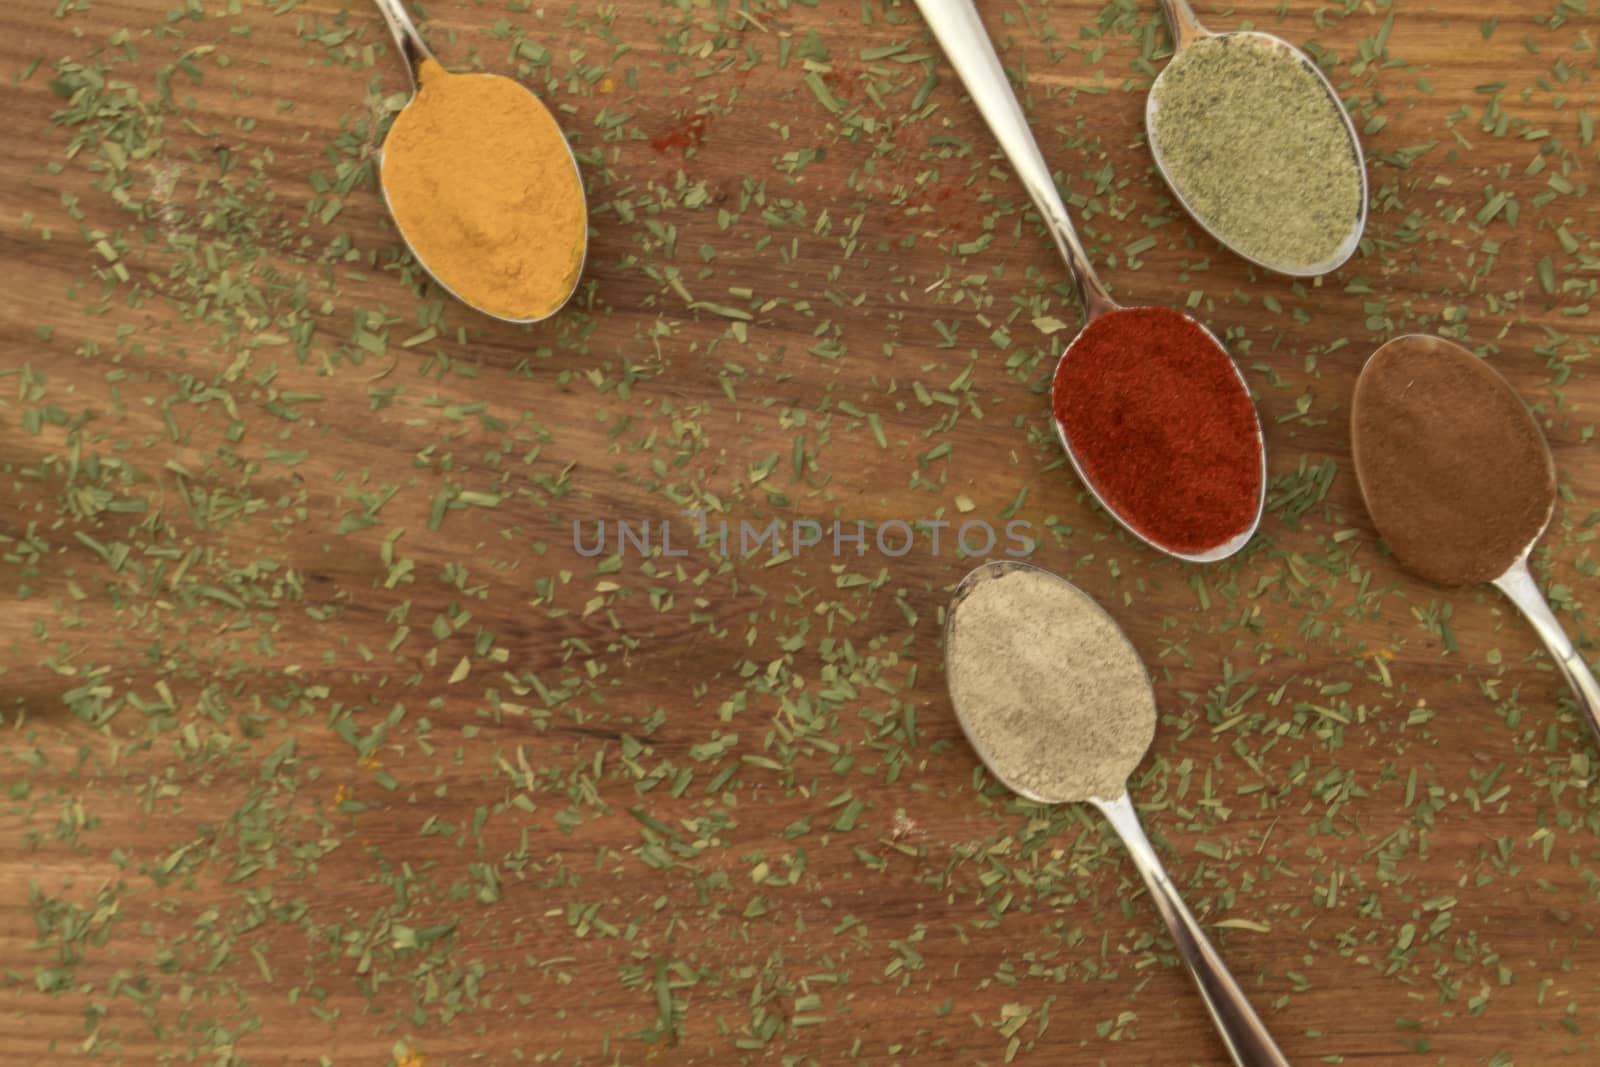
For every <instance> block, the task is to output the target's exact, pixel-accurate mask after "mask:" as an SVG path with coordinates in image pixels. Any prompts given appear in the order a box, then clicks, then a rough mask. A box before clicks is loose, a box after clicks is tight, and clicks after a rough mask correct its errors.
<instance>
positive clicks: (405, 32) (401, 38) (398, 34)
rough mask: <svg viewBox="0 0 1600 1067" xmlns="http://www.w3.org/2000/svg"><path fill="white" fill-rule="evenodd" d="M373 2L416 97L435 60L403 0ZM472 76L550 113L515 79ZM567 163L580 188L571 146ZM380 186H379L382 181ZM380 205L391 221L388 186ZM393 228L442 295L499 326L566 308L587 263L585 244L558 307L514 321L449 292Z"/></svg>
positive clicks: (408, 240) (535, 319)
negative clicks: (423, 73) (508, 87)
mask: <svg viewBox="0 0 1600 1067" xmlns="http://www.w3.org/2000/svg"><path fill="white" fill-rule="evenodd" d="M374 2H375V3H376V4H377V5H378V11H379V13H380V14H382V15H383V21H384V22H386V23H387V24H388V26H389V32H390V33H392V34H394V40H395V44H397V45H398V46H399V48H400V58H401V59H403V60H405V64H406V73H407V75H408V76H409V77H410V79H411V91H412V92H413V93H415V92H416V91H417V89H418V87H419V86H420V84H421V79H420V77H419V74H418V71H419V70H420V68H421V66H422V64H423V63H424V62H425V61H427V60H433V61H434V62H435V63H437V62H438V59H437V58H436V57H435V56H434V54H433V52H432V51H431V50H429V48H428V46H427V44H426V43H425V42H424V41H423V39H422V34H421V33H419V32H418V31H417V26H416V23H414V22H412V21H411V16H410V15H409V14H407V13H406V9H405V5H404V3H403V0H374ZM473 76H474V77H483V78H491V77H492V78H500V80H502V81H505V82H509V83H510V84H512V85H515V86H517V88H519V89H522V90H523V91H524V92H527V93H528V96H529V97H531V98H532V99H533V101H534V103H536V104H537V105H538V106H539V107H540V108H542V109H544V110H545V111H546V112H547V113H548V111H549V109H548V108H546V107H545V104H544V101H543V100H540V99H539V97H538V95H537V94H535V93H533V92H531V91H530V90H528V89H527V87H526V86H523V85H522V84H521V83H520V82H518V81H516V80H515V79H512V78H505V77H502V76H501V75H497V74H480V75H473ZM413 99H414V98H413ZM406 106H407V107H409V106H410V104H407V105H406ZM551 121H554V116H551ZM382 151H383V150H382V148H381V147H380V148H379V153H380V161H381V158H382V157H381V153H382ZM567 159H568V161H569V162H570V163H571V164H572V180H573V181H574V182H576V183H577V184H578V185H579V187H580V188H581V187H582V184H583V177H582V175H581V174H580V172H579V171H578V160H577V157H576V156H574V155H573V154H572V146H571V145H567ZM380 173H381V168H380ZM380 184H382V182H381V179H380ZM383 201H384V206H385V207H386V208H388V209H389V214H390V217H391V218H393V217H394V206H393V204H391V203H390V202H389V189H388V187H387V186H384V188H383ZM395 226H396V228H398V229H400V237H401V239H402V240H404V241H405V242H406V247H407V248H409V249H411V254H412V256H414V257H415V258H416V261H417V262H418V263H420V264H421V265H422V269H423V270H425V271H427V272H428V275H429V276H430V277H431V278H433V280H434V281H435V282H437V283H438V284H439V286H440V288H442V289H444V290H445V292H447V293H449V294H450V295H451V296H453V297H455V298H456V299H457V300H459V301H461V302H462V303H463V304H466V305H467V306H468V307H471V308H473V309H474V310H476V311H478V312H481V313H482V314H485V315H488V316H489V317H491V318H496V319H499V320H500V321H501V322H512V323H518V324H527V323H534V322H543V321H544V320H545V319H547V318H549V317H550V316H551V315H554V314H555V313H556V312H558V311H560V310H561V309H562V308H563V307H565V306H566V305H567V301H569V300H571V299H572V294H573V293H574V292H576V291H577V288H578V279H579V278H581V277H582V276H583V267H584V263H585V262H586V261H587V259H588V255H589V246H588V242H587V241H585V242H584V247H583V258H582V259H580V261H579V263H578V270H577V272H576V273H575V274H574V275H573V280H572V288H570V289H568V290H567V293H566V295H565V296H563V297H562V298H561V301H560V303H558V304H556V305H555V306H554V307H553V308H551V309H550V310H549V311H547V312H546V313H545V314H543V315H539V316H536V317H533V318H514V317H511V316H507V315H501V314H498V313H496V312H494V311H490V310H488V309H487V308H484V307H481V306H479V305H477V304H474V303H473V302H472V301H471V300H468V299H467V298H466V297H465V296H463V295H462V294H461V293H460V292H458V291H457V290H456V289H454V288H452V287H451V285H450V282H449V281H448V280H446V279H445V278H443V277H441V276H440V275H439V274H438V273H437V272H436V271H435V270H434V269H433V268H432V267H430V266H429V265H428V262H427V261H426V260H425V259H423V258H422V255H421V254H420V253H418V251H417V249H416V247H415V246H414V245H413V244H412V243H411V238H410V237H409V236H407V234H406V232H405V230H404V229H403V228H401V227H400V223H399V220H398V219H396V220H395Z"/></svg>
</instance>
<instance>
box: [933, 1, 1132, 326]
mask: <svg viewBox="0 0 1600 1067" xmlns="http://www.w3.org/2000/svg"><path fill="white" fill-rule="evenodd" d="M917 7H918V8H919V9H921V11H922V17H923V19H925V20H926V21H927V23H928V27H929V28H930V29H932V30H933V35H934V37H936V38H938V40H939V44H940V46H941V47H942V48H943V49H944V53H945V55H947V56H949V57H950V65H951V66H952V67H954V68H955V70H956V74H957V75H958V76H959V77H960V78H961V83H962V84H963V85H965V86H966V87H967V92H968V93H969V94H971V96H972V101H973V103H975V104H977V105H978V110H979V112H981V113H982V114H983V118H984V121H985V122H987V123H988V124H989V129H990V130H991V131H992V132H993V133H994V136H995V140H997V141H999V142H1000V148H1001V149H1002V150H1003V151H1004V152H1005V154H1006V158H1007V159H1009V160H1010V161H1011V166H1012V168H1013V169H1014V170H1015V171H1016V172H1017V177H1019V178H1021V179H1022V185H1023V188H1025V189H1027V190H1028V195H1029V196H1030V197H1032V198H1033V203H1034V206H1035V207H1037V208H1038V209H1039V214H1041V215H1043V216H1044V220H1045V225H1046V226H1047V227H1048V228H1049V230H1050V236H1051V237H1052V238H1053V239H1054V240H1055V243H1056V247H1057V248H1058V249H1060V250H1061V258H1062V259H1064V260H1066V262H1067V269H1068V270H1069V271H1071V272H1072V276H1073V280H1074V281H1075V282H1077V284H1078V291H1079V293H1080V294H1081V295H1082V298H1083V310H1084V314H1085V315H1086V316H1087V317H1088V318H1091V319H1092V318H1094V317H1095V316H1096V315H1099V314H1101V313H1103V312H1106V311H1114V310H1115V309H1116V307H1117V304H1116V301H1114V300H1112V299H1111V294H1110V293H1109V292H1108V291H1107V290H1106V287H1105V283H1103V282H1101V280H1100V279H1099V277H1098V276H1096V274H1095V272H1094V268H1093V267H1092V266H1090V264H1089V255H1088V253H1087V252H1085V251H1084V249H1083V245H1082V243H1080V242H1079V240H1078V234H1077V232H1076V231H1075V230H1074V229H1073V228H1072V220H1071V219H1070V218H1069V217H1068V216H1067V208H1066V205H1064V204H1063V203H1062V202H1061V194H1060V193H1058V192H1057V191H1056V183H1055V179H1054V178H1052V177H1051V176H1050V168H1049V167H1048V166H1046V165H1045V161H1044V156H1043V155H1041V154H1040V152H1039V144H1038V142H1037V141H1035V140H1034V139H1033V133H1032V131H1030V130H1029V129H1028V119H1027V117H1026V116H1025V115H1024V114H1023V113H1022V105H1021V104H1019V103H1018V102H1017V97H1016V94H1015V93H1013V92H1012V91H1011V83H1010V82H1009V81H1007V80H1006V72H1005V68H1004V67H1002V66H1001V65H1000V57H999V56H997V55H995V51H994V45H993V44H992V43H990V41H989V34H988V33H987V31H985V30H984V28H983V20H982V19H980V18H979V17H978V10H977V8H975V7H973V6H972V3H971V0H917Z"/></svg>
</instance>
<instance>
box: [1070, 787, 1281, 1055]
mask: <svg viewBox="0 0 1600 1067" xmlns="http://www.w3.org/2000/svg"><path fill="white" fill-rule="evenodd" d="M1090 803H1092V804H1093V805H1094V806H1095V807H1097V808H1099V809H1100V811H1101V812H1102V813H1103V814H1104V815H1105V817H1106V818H1107V819H1109V820H1110V821H1111V825H1112V827H1113V828H1114V829H1115V830H1116V831H1117V836H1119V837H1121V838H1122V843H1123V844H1124V845H1125V846H1127V849H1128V855H1130V856H1132V857H1133V864H1134V866H1135V867H1138V868H1139V873H1140V874H1141V875H1142V876H1143V877H1144V884H1145V885H1146V886H1148V887H1149V889H1150V899H1151V900H1152V901H1153V902H1154V903H1155V906H1156V910H1157V911H1159V912H1160V913H1161V918H1162V919H1163V920H1165V921H1166V924H1167V929H1168V930H1170V931H1172V940H1173V941H1174V942H1175V943H1176V944H1177V946H1178V955H1179V957H1180V958H1182V960H1183V965H1184V966H1185V967H1187V968H1189V974H1190V976H1191V977H1193V978H1194V984H1195V985H1196V986H1198V987H1199V988H1200V996H1201V997H1202V998H1203V999H1204V1000H1205V1002H1206V1007H1207V1008H1208V1009H1210V1011H1211V1020H1212V1022H1214V1023H1216V1026H1217V1033H1219V1034H1220V1035H1222V1043H1223V1044H1225V1045H1227V1046H1228V1053H1229V1054H1230V1055H1231V1056H1232V1057H1233V1062H1234V1063H1236V1064H1238V1065H1239V1067H1289V1061H1288V1060H1286V1059H1285V1058H1284V1056H1283V1053H1282V1052H1280V1051H1279V1050H1278V1046H1277V1044H1276V1043H1275V1042H1274V1041H1273V1040H1272V1035H1271V1034H1270V1033H1268V1032H1267V1027H1266V1024H1264V1023H1263V1022H1262V1021H1261V1018H1260V1017H1259V1016H1258V1015H1256V1013H1255V1009H1254V1008H1252V1007H1251V1006H1250V1002H1249V1001H1248V1000H1246V999H1245V995H1244V990H1242V989H1240V988H1239V983H1238V982H1235V981H1234V980H1233V975H1232V974H1230V973H1228V965H1227V964H1226V963H1223V962H1222V957H1221V956H1220V955H1219V954H1218V953H1217V950H1216V948H1215V947H1214V946H1213V945H1212V944H1211V942H1210V941H1209V940H1207V938H1206V935H1205V932H1204V931H1202V930H1201V929H1200V924H1199V923H1198V922H1196V921H1195V917H1194V915H1193V913H1191V912H1190V911H1189V909H1188V907H1187V906H1185V905H1184V903H1183V898H1182V897H1180V896H1179V895H1178V887H1177V886H1175V885H1173V884H1172V879H1171V878H1169V877H1168V876H1167V871H1166V868H1164V867H1162V866H1161V859H1160V858H1159V857H1158V856H1157V855H1156V850H1155V848H1154V847H1153V846H1151V844H1150V839H1149V838H1148V837H1146V836H1145V834H1144V828H1143V827H1141V826H1140V825H1139V816H1138V814H1137V813H1136V812H1135V811H1134V808H1133V801H1132V800H1130V799H1128V794H1127V793H1126V792H1124V793H1123V794H1122V795H1121V796H1120V797H1117V798H1116V799H1115V800H1102V799H1100V798H1099V797H1095V798H1093V799H1092V800H1091V801H1090Z"/></svg>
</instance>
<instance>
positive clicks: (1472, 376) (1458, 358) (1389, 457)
mask: <svg viewBox="0 0 1600 1067" xmlns="http://www.w3.org/2000/svg"><path fill="white" fill-rule="evenodd" d="M1350 436H1351V447H1352V451H1353V453H1354V458H1355V467H1356V477H1357V479H1358V480H1359V481H1360V483H1361V494H1362V496H1363V497H1365V498H1366V502H1367V511H1368V512H1370V513H1371V515H1372V521H1373V523H1374V525H1376V526H1377V528H1378V532H1379V533H1380V534H1382V535H1383V539H1384V541H1386V542H1387V543H1388V545H1389V548H1390V550H1391V551H1393V553H1394V555H1395V558H1396V559H1398V560H1399V561H1400V562H1401V563H1402V564H1404V565H1405V567H1406V568H1407V569H1409V570H1411V571H1413V572H1414V573H1416V574H1417V575H1418V576H1420V577H1423V578H1426V579H1428V580H1429V581H1432V582H1437V583H1438V584H1440V585H1449V586H1462V585H1472V584H1476V583H1479V582H1493V583H1494V584H1495V585H1496V586H1498V587H1499V589H1500V591H1501V592H1502V593H1504V594H1505V595H1506V596H1508V597H1510V598H1511V602H1512V603H1514V604H1516V605H1517V607H1518V608H1520V609H1521V610H1522V613H1523V614H1524V615H1525V616H1527V618H1528V621H1529V622H1531V623H1532V624H1533V628H1534V629H1535V630H1537V631H1538V633H1539V636H1540V637H1541V638H1542V639H1543V640H1544V643H1545V647H1546V648H1548V649H1549V650H1550V655H1551V657H1552V658H1554V659H1555V661H1556V667H1557V668H1558V669H1559V670H1560V671H1561V674H1562V676H1563V677H1565V678H1566V680H1567V683H1568V685H1570V686H1571V687H1572V691H1573V693H1574V694H1575V695H1576V697H1577V702H1578V706H1579V707H1580V708H1581V709H1582V711H1583V713H1584V715H1585V717H1586V718H1587V719H1588V722H1589V728H1590V729H1591V730H1592V731H1593V732H1594V734H1595V738H1596V740H1600V685H1597V684H1596V683H1595V678H1594V675H1593V674H1592V673H1591V672H1590V670H1589V667H1588V665H1587V664H1586V663H1584V661H1583V657H1582V656H1580V655H1579V654H1578V651H1577V649H1576V648H1574V647H1573V644H1572V640H1571V639H1570V638H1569V637H1568V636H1567V634H1566V632H1565V631H1564V630H1562V628H1561V624H1560V623H1559V622H1558V621H1557V620H1556V617H1555V613H1554V612H1552V611H1551V610H1550V605H1549V604H1548V603H1547V602H1546V601H1545V598H1544V595H1543V594H1542V593H1540V592H1539V586H1538V585H1537V584H1536V583H1535V582H1534V580H1533V575H1532V573H1530V572H1529V570H1528V555H1529V553H1531V552H1532V551H1533V546H1534V544H1535V543H1537V542H1538V540H1539V538H1540V537H1542V536H1543V535H1544V531H1545V528H1546V527H1547V526H1549V524H1550V517H1551V515H1553V514H1554V512H1555V504H1556V473H1555V463H1554V462H1553V461H1552V459H1551V458H1550V449H1549V446H1548V445H1546V443H1545V439H1544V435H1543V434H1541V433H1540V432H1539V426H1538V424H1537V423H1536V422H1534V421H1533V416H1531V415H1530V414H1528V409H1527V408H1526V407H1525V406H1524V405H1523V403H1522V398H1521V397H1519V396H1518V395H1517V394H1516V392H1515V391H1514V390H1513V389H1512V388H1511V386H1510V385H1509V384H1508V383H1507V382H1506V380H1505V379H1504V378H1502V377H1500V375H1499V374H1497V373H1495V371H1494V370H1493V369H1492V368H1491V367H1490V366H1489V365H1488V364H1487V363H1484V362H1483V361H1482V360H1480V359H1479V358H1478V357H1476V356H1474V355H1473V354H1472V353H1471V352H1469V351H1467V350H1466V349H1464V348H1462V347H1461V346H1460V345H1457V344H1453V343H1451V342H1449V341H1446V340H1443V339H1441V338H1438V337H1427V336H1422V335H1418V334H1413V335H1409V336H1406V337H1397V338H1395V339H1394V340H1393V341H1390V342H1389V343H1388V344H1386V345H1384V346H1383V347H1381V348H1379V349H1378V350H1377V351H1376V352H1374V353H1373V354H1372V357H1371V358H1370V359H1368V360H1367V365H1366V366H1365V367H1364V368H1362V371H1361V377H1360V378H1358V379H1357V380H1356V391H1355V400H1354V402H1353V403H1352V405H1351V410H1350Z"/></svg>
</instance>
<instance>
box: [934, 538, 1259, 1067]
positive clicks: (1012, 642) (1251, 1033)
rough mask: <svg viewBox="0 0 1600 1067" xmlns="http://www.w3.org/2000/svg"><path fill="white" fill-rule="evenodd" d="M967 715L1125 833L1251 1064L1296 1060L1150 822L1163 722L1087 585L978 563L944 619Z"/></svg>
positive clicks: (1005, 777) (1041, 791) (1035, 787)
mask: <svg viewBox="0 0 1600 1067" xmlns="http://www.w3.org/2000/svg"><path fill="white" fill-rule="evenodd" d="M945 677H946V680H947V682H948V683H949V686H950V699H951V702H952V703H953V704H954V705H955V712H956V718H957V719H958V720H959V721H960V723H961V729H962V731H963V732H964V733H965V734H966V735H967V740H968V741H970V742H971V743H972V747H973V748H974V749H975V750H976V751H977V753H978V758H979V759H981V760H982V761H983V764H984V766H985V767H987V768H988V769H989V771H990V773H991V774H993V775H994V776H995V777H996V778H998V779H999V780H1000V781H1001V782H1003V783H1005V784H1006V785H1007V786H1009V787H1010V788H1011V790H1012V791H1013V792H1015V793H1017V794H1018V795H1019V796H1022V797H1025V798H1026V799H1028V800H1032V801H1035V802H1037V803H1040V804H1064V803H1070V802H1075V801H1083V802H1087V803H1089V804H1093V805H1094V806H1095V807H1097V808H1099V809H1100V811H1101V812H1102V813H1103V814H1104V815H1105V817H1106V818H1107V819H1109V820H1110V821H1111V825H1112V827H1113V828H1114V829H1115V830H1116V831H1117V834H1118V836H1120V837H1121V838H1122V843H1123V844H1124V845H1125V846H1126V847H1127V849H1128V854H1129V855H1130V856H1132V857H1133V862H1134V865H1135V866H1136V867H1138V869H1139V874H1140V875H1141V876H1142V877H1143V878H1144V883H1145V885H1146V887H1148V888H1149V890H1150V899H1151V901H1152V902H1153V903H1154V904H1155V907H1156V910H1157V911H1158V912H1160V913H1161V918H1162V919H1163V920H1165V921H1166V924H1167V929H1168V930H1170V931H1171V933H1172V939H1173V942H1174V943H1175V944H1176V946H1177V949H1178V955H1179V958H1181V959H1182V960H1183V963H1184V966H1185V967H1187V968H1188V969H1189V974H1190V975H1191V976H1192V977H1193V978H1194V981H1195V984H1196V985H1197V986H1198V987H1199V989H1200V995H1201V997H1203V998H1204V1000H1205V1003H1206V1007H1207V1008H1208V1009H1210V1011H1211V1017H1212V1019H1213V1021H1215V1023H1216V1026H1217V1031H1218V1033H1219V1034H1220V1035H1221V1036H1222V1040H1223V1043H1224V1044H1226V1045H1227V1048H1228V1052H1229V1053H1230V1054H1231V1055H1232V1056H1233V1060H1234V1062H1235V1063H1237V1064H1240V1065H1241V1067H1287V1064H1288V1060H1286V1059H1285V1058H1284V1056H1283V1053H1282V1052H1280V1051H1279V1050H1278V1046H1277V1045H1276V1043H1274V1042H1273V1040H1272V1035H1271V1034H1269V1033H1268V1032H1267V1028H1266V1026H1265V1025H1263V1024H1262V1022H1261V1019H1260V1018H1259V1017H1258V1016H1257V1015H1256V1013H1255V1011H1254V1009H1252V1008H1251V1007H1250V1002H1249V1001H1248V1000H1246V999H1245V995H1244V991H1243V990H1241V989H1240V988H1239V984H1238V983H1237V982H1235V981H1234V978H1233V976H1232V975H1231V974H1229V973H1228V968H1227V965H1226V964H1225V963H1223V962H1222V957H1221V956H1220V955H1219V954H1218V953H1217V950H1216V948H1215V947H1213V946H1212V944H1211V942H1210V941H1209V940H1208V939H1207V938H1206V935H1205V933H1204V932H1203V931H1202V930H1201V928H1200V924H1199V923H1198V922H1196V921H1195V917H1194V915H1193V914H1192V913H1191V912H1190V911H1189V909H1188V907H1186V906H1185V905H1184V903H1183V899H1182V898H1181V897H1180V896H1179V895H1178V889H1177V887H1176V886H1175V885H1173V883H1172V879H1171V878H1170V877H1168V875H1167V872H1166V870H1165V869H1164V868H1163V867H1162V866H1161V860H1160V858H1159V857H1157V855H1156V851H1155V849H1154V848H1153V847H1152V846H1151V844H1150V839H1149V838H1147V837H1146V836H1145V834H1144V830H1143V829H1142V828H1141V827H1140V825H1139V817H1138V815H1137V814H1136V812H1135V811H1134V806H1133V801H1132V800H1130V799H1129V798H1128V786H1127V781H1128V777H1129V775H1131V774H1132V773H1133V770H1134V768H1135V767H1137V766H1138V764H1139V761H1140V760H1141V759H1143V758H1144V753H1145V750H1146V749H1147V748H1149V747H1150V742H1151V740H1152V739H1153V738H1154V736H1155V729H1156V703H1155V693H1154V691H1153V690H1152V689H1151V686H1150V677H1149V675H1148V674H1146V673H1145V669H1144V664H1143V662H1142V661H1141V660H1140V659H1139V653H1138V652H1137V651H1136V650H1135V649H1134V647H1133V645H1132V643H1130V642H1129V641H1128V638H1127V636H1126V635H1125V634H1123V632H1122V630H1121V629H1120V628H1119V627H1118V626H1117V624H1116V622H1115V621H1114V620H1113V619H1112V618H1111V616H1109V615H1107V614H1106V613H1105V611H1103V610H1102V609H1101V608H1100V606H1099V605H1098V604H1096V603H1095V602H1094V601H1093V600H1091V599H1090V598H1089V597H1088V595H1087V594H1085V593H1083V592H1082V591H1081V590H1079V589H1078V588H1077V587H1076V586H1074V585H1072V584H1071V583H1070V582H1067V581H1066V580H1065V579H1062V578H1059V577H1057V576H1056V575H1054V574H1051V573H1050V572H1049V571H1045V570H1041V569H1040V568H1038V567H1034V566H1030V565H1029V564H1026V563H1012V562H994V563H986V564H984V565H983V566H980V567H978V568H977V569H976V570H974V571H973V572H972V573H970V574H968V575H967V576H966V578H964V579H962V581H961V584H960V585H958V586H957V587H956V592H955V596H954V597H953V599H952V600H951V604H950V609H949V612H948V613H947V614H946V616H945Z"/></svg>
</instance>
